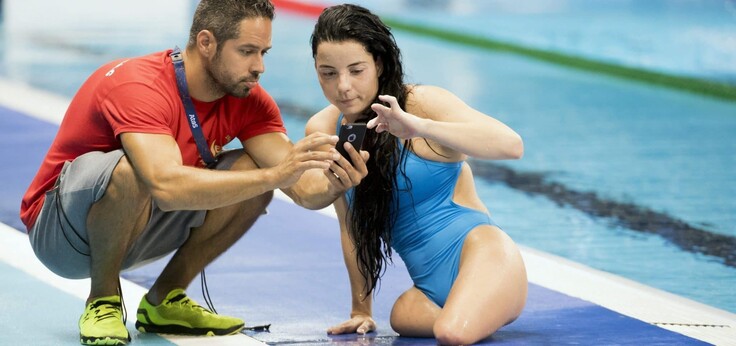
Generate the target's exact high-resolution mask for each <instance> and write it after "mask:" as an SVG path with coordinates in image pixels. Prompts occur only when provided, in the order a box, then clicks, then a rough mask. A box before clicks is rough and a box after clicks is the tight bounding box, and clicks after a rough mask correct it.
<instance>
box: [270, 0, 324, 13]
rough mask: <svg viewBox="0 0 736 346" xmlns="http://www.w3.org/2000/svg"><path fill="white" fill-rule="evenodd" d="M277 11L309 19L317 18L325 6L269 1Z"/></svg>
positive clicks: (286, 0)
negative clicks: (296, 14)
mask: <svg viewBox="0 0 736 346" xmlns="http://www.w3.org/2000/svg"><path fill="white" fill-rule="evenodd" d="M271 2H272V3H273V5H274V6H276V8H277V9H280V10H285V11H289V12H294V13H298V14H301V15H305V16H310V17H319V15H320V14H321V13H322V10H324V9H325V7H327V5H319V4H307V3H303V2H301V1H293V0H271Z"/></svg>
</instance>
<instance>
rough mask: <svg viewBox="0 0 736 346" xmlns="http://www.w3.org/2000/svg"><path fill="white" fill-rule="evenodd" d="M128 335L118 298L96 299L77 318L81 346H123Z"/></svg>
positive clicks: (128, 337) (128, 338)
mask: <svg viewBox="0 0 736 346" xmlns="http://www.w3.org/2000/svg"><path fill="white" fill-rule="evenodd" d="M128 341H130V334H128V329H126V328H125V324H124V323H123V307H122V304H120V296H109V297H102V298H97V299H95V300H94V301H92V302H91V303H89V304H87V308H86V309H85V310H84V313H83V314H82V317H80V318H79V342H80V343H82V345H125V344H127V343H128Z"/></svg>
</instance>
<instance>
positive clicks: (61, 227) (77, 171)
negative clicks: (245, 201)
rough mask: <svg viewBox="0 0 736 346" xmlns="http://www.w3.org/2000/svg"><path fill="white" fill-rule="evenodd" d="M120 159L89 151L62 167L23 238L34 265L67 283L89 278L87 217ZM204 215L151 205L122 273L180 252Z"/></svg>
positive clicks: (118, 152) (119, 152) (119, 153)
mask: <svg viewBox="0 0 736 346" xmlns="http://www.w3.org/2000/svg"><path fill="white" fill-rule="evenodd" d="M123 155H124V153H123V151H122V150H116V151H112V152H108V153H103V152H90V153H87V154H84V155H82V156H80V157H78V158H76V159H75V160H74V161H70V162H66V163H65V164H64V167H63V168H62V170H61V174H60V175H59V178H58V180H57V182H56V185H55V186H54V188H53V189H51V190H50V191H48V192H47V193H46V200H45V201H44V203H43V206H42V208H41V212H40V213H39V215H38V218H37V219H36V223H35V224H34V225H33V228H31V230H30V235H29V238H30V241H31V246H32V247H33V251H34V252H35V253H36V256H37V257H38V258H39V260H41V262H42V263H43V264H44V265H45V266H46V267H48V268H49V269H50V270H51V271H52V272H54V273H56V274H57V275H59V276H62V277H65V278H69V279H82V278H88V277H90V264H91V262H90V257H89V245H88V237H87V226H86V225H87V214H88V213H89V210H90V208H91V207H92V204H94V203H95V202H97V201H98V200H99V199H100V198H102V196H103V195H104V194H105V191H106V190H107V185H108V183H109V182H110V177H111V175H112V172H113V170H114V169H115V166H117V164H118V162H119V161H120V158H122V157H123ZM223 161H226V160H223ZM223 161H221V164H219V165H218V167H217V168H218V169H228V168H229V165H231V164H232V162H223ZM222 166H228V167H222ZM206 214H207V212H206V211H204V210H202V211H191V210H182V211H171V212H164V211H162V210H161V209H159V208H158V207H157V205H156V203H155V201H152V203H151V216H150V219H149V221H148V224H147V225H146V229H145V230H144V231H143V233H141V235H140V237H139V238H138V239H137V240H136V242H135V244H133V246H132V247H131V249H130V250H129V251H128V253H127V254H126V256H125V259H124V261H123V270H126V269H133V268H135V267H138V266H141V265H143V264H145V263H149V262H151V261H154V260H156V259H158V258H161V257H163V256H166V255H167V254H169V253H171V252H172V251H174V250H176V249H178V248H179V247H181V245H182V244H184V242H185V241H186V240H187V239H188V238H189V232H190V230H191V229H192V228H196V227H199V226H201V225H202V224H203V223H204V218H205V216H206Z"/></svg>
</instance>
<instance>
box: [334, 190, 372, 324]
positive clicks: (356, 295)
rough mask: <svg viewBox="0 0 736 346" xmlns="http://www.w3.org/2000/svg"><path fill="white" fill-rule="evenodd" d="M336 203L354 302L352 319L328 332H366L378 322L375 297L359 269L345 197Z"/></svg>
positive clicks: (344, 257) (343, 252)
mask: <svg viewBox="0 0 736 346" xmlns="http://www.w3.org/2000/svg"><path fill="white" fill-rule="evenodd" d="M334 204H335V211H336V212H337V215H338V220H339V221H340V242H341V243H342V254H343V259H344V261H345V266H346V267H347V269H348V277H349V278H350V290H351V291H352V302H353V303H352V309H351V311H350V319H349V320H347V321H345V322H343V323H340V324H338V325H336V326H332V327H330V328H329V329H327V333H328V334H347V333H359V334H365V333H368V332H370V331H372V330H375V329H376V322H375V321H374V320H373V317H372V316H373V310H372V303H373V299H372V297H371V296H370V294H367V293H366V292H365V287H366V285H365V284H366V280H365V278H364V277H363V275H362V274H361V273H360V270H358V259H357V255H356V252H355V244H354V243H353V240H352V239H351V238H350V235H349V234H348V231H347V224H346V215H347V214H346V212H347V203H346V202H345V197H341V198H339V199H338V200H337V201H335V203H334Z"/></svg>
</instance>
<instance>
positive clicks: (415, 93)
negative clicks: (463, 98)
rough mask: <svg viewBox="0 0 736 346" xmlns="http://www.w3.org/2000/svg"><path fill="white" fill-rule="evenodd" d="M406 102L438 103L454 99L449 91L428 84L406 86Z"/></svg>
mask: <svg viewBox="0 0 736 346" xmlns="http://www.w3.org/2000/svg"><path fill="white" fill-rule="evenodd" d="M406 91H407V101H413V102H421V103H425V102H438V101H442V100H444V99H445V98H447V97H455V95H454V94H453V93H452V92H450V91H449V90H447V89H445V88H442V87H439V86H436V85H428V84H409V85H407V86H406Z"/></svg>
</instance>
